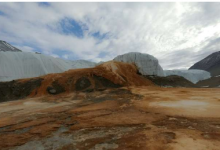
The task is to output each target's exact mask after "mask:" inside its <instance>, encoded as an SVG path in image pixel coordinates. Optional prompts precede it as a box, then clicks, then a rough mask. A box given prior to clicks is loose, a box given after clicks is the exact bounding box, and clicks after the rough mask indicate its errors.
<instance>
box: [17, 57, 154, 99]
mask: <svg viewBox="0 0 220 150" xmlns="http://www.w3.org/2000/svg"><path fill="white" fill-rule="evenodd" d="M137 72H138V71H137V68H136V66H135V65H133V64H128V63H123V62H115V61H109V62H106V63H103V64H101V65H99V66H96V67H95V68H86V69H74V70H69V71H66V72H63V73H56V74H48V75H45V76H41V77H38V78H42V79H43V80H42V82H41V85H40V86H39V87H38V88H36V89H34V90H33V91H32V92H31V94H30V95H29V96H30V97H34V96H42V95H48V94H49V93H50V90H51V91H52V92H54V94H59V93H64V92H65V93H69V92H73V91H85V90H87V91H93V90H97V89H103V88H109V87H110V88H111V87H121V86H153V85H154V84H153V83H152V82H151V81H150V80H148V79H146V78H144V77H142V76H140V75H138V74H137ZM28 80H30V79H23V80H19V82H27V81H28ZM48 90H49V91H48ZM48 92H49V93H48ZM50 94H51V93H50Z"/></svg>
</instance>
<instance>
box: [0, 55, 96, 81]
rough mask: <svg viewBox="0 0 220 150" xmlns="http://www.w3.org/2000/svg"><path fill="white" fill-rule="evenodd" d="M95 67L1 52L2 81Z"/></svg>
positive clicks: (87, 64)
mask: <svg viewBox="0 0 220 150" xmlns="http://www.w3.org/2000/svg"><path fill="white" fill-rule="evenodd" d="M94 66H95V63H93V62H91V63H90V62H88V61H84V60H78V61H68V60H62V59H59V58H54V57H51V56H46V55H43V54H36V53H30V52H0V81H10V80H14V79H21V78H29V77H37V76H41V75H45V74H49V73H60V72H64V71H67V70H69V69H75V68H90V67H94Z"/></svg>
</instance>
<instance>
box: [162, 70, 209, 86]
mask: <svg viewBox="0 0 220 150" xmlns="http://www.w3.org/2000/svg"><path fill="white" fill-rule="evenodd" d="M164 73H165V75H166V76H170V75H178V76H182V77H184V78H185V79H187V80H189V81H191V82H192V83H197V82H198V81H201V80H205V79H208V78H210V77H211V75H210V73H209V72H207V71H204V70H197V69H191V70H164Z"/></svg>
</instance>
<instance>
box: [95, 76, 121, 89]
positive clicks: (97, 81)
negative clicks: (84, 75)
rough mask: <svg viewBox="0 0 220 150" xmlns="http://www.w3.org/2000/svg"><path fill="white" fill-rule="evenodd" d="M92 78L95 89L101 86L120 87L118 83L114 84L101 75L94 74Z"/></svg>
mask: <svg viewBox="0 0 220 150" xmlns="http://www.w3.org/2000/svg"><path fill="white" fill-rule="evenodd" d="M94 80H95V86H96V89H102V88H119V87H122V86H121V85H119V84H115V83H113V82H112V81H110V80H108V79H106V78H103V77H101V76H96V75H95V76H94Z"/></svg>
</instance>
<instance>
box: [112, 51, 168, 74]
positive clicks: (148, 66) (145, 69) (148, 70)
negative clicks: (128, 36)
mask: <svg viewBox="0 0 220 150" xmlns="http://www.w3.org/2000/svg"><path fill="white" fill-rule="evenodd" d="M113 60H114V61H120V62H126V63H133V64H135V65H136V66H137V68H138V71H139V73H140V74H142V75H156V76H164V72H163V69H162V67H161V66H160V64H159V62H158V60H157V59H156V58H155V57H154V56H152V55H149V54H143V53H139V52H130V53H126V54H123V55H119V56H117V57H115V58H114V59H113Z"/></svg>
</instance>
